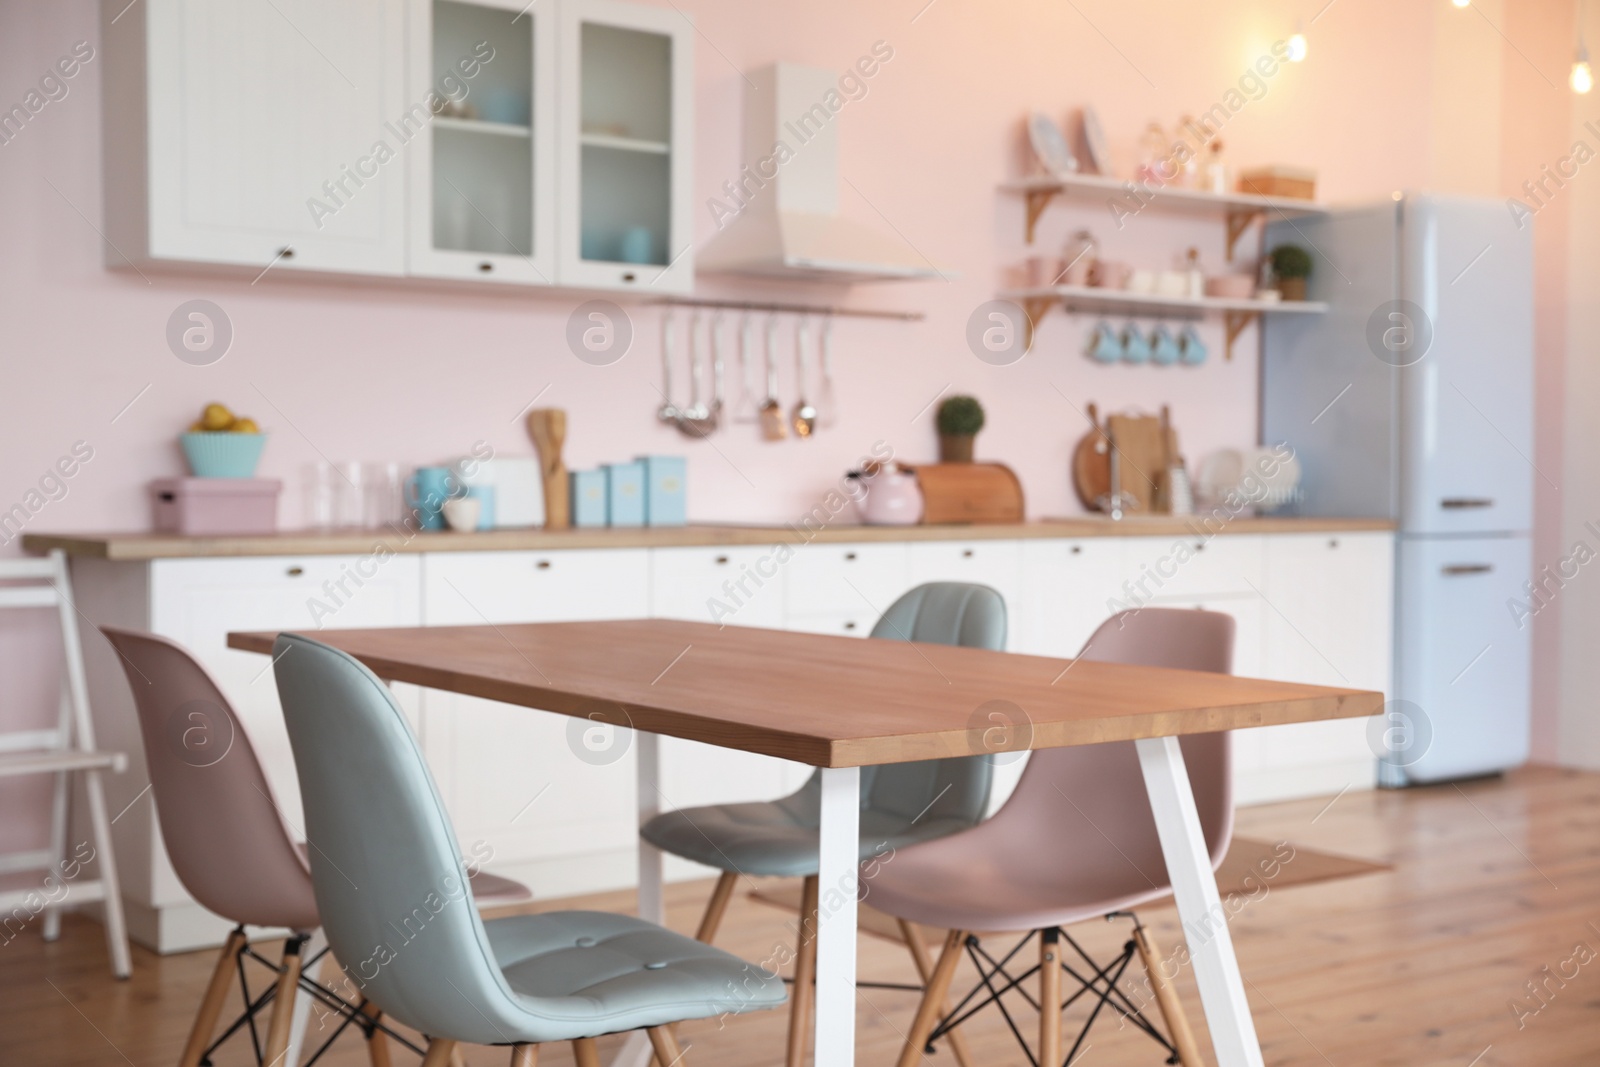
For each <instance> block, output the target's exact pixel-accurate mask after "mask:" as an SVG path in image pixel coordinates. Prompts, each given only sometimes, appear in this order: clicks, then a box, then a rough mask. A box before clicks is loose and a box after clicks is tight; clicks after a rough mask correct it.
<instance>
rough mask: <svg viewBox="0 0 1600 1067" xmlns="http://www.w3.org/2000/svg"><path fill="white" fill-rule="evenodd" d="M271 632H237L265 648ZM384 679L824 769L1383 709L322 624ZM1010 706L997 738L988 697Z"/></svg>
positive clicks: (1188, 674)
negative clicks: (1010, 721) (1013, 725)
mask: <svg viewBox="0 0 1600 1067" xmlns="http://www.w3.org/2000/svg"><path fill="white" fill-rule="evenodd" d="M276 637H277V634H275V633H230V634H229V635H228V646H229V647H230V648H238V649H243V650H245V651H247V652H260V653H264V654H266V655H271V654H272V647H273V642H274V639H275V638H276ZM315 637H316V639H317V640H319V641H322V642H325V643H327V644H329V645H332V646H333V647H335V648H338V649H341V650H343V651H345V652H347V653H349V654H350V655H352V656H354V657H356V658H357V659H358V660H360V661H361V662H363V663H365V664H366V665H367V666H368V667H369V668H371V670H372V671H373V672H374V673H376V674H377V675H378V676H379V677H380V678H387V679H389V680H391V681H396V682H411V683H414V684H416V685H422V686H427V687H429V688H432V689H444V690H448V691H450V692H455V693H466V694H469V695H472V696H479V697H485V698H487V699H489V700H498V701H503V702H504V703H507V704H520V705H522V706H524V707H530V708H538V709H542V710H545V711H552V712H556V713H558V714H563V715H570V716H574V717H578V718H590V719H595V720H597V721H600V722H606V723H610V724H612V725H615V726H629V727H636V728H638V729H641V730H646V731H649V732H650V733H660V734H668V735H670V736H673V737H684V738H688V739H690V740H692V741H702V742H706V743H708V744H713V745H720V746H722V747H724V748H736V749H741V750H744V751H747V752H760V753H763V754H765V755H768V756H778V757H781V758H784V759H793V760H799V761H801V762H803V763H809V764H811V765H812V766H816V767H860V766H867V765H871V764H879V763H900V762H904V761H908V760H924V759H939V758H943V757H946V756H969V755H982V754H985V753H995V752H1012V751H1019V750H1022V749H1040V748H1056V747H1060V746H1064V745H1087V744H1096V743H1098V742H1101V741H1123V740H1131V739H1137V738H1142V737H1162V736H1168V735H1172V734H1188V733H1208V732H1211V731H1214V730H1237V729H1240V728H1242V727H1247V726H1272V725H1277V724H1280V723H1294V722H1310V721H1313V720H1318V719H1343V718H1354V717H1360V716H1368V715H1376V714H1378V712H1380V711H1382V710H1383V694H1382V693H1375V692H1368V691H1365V690H1359V689H1347V688H1330V687H1327V686H1317V685H1298V684H1293V683H1289V682H1272V681H1263V680H1259V679H1254V678H1239V677H1235V676H1233V675H1227V674H1206V673H1202V672H1199V671H1180V670H1167V669H1163V668H1159V667H1140V666H1128V665H1125V664H1121V663H1098V662H1093V661H1090V660H1079V661H1076V662H1074V661H1070V660H1060V659H1046V658H1043V657H1040V656H1023V655H1018V654H1015V653H1010V652H991V651H987V650H984V649H976V648H958V647H952V646H949V645H931V644H920V643H918V644H913V643H911V642H909V641H862V640H859V639H857V638H853V637H835V636H831V635H821V634H804V633H789V632H786V631H781V630H761V629H756V628H754V627H745V626H727V627H719V626H714V625H711V624H709V623H699V622H679V621H675V620H669V619H629V620H624V621H618V622H573V623H528V624H523V625H506V626H442V627H441V626H423V627H400V628H395V629H384V630H323V631H320V632H318V633H317V634H316V635H315ZM997 700H998V701H1003V702H1005V703H1007V704H1009V705H1011V706H1013V707H1014V708H1015V709H1016V715H1017V727H1018V728H1017V729H1014V730H1008V731H1005V734H1006V737H1005V738H1004V739H1003V740H1000V741H996V740H995V738H994V731H993V729H992V727H991V725H990V723H989V720H988V719H987V718H986V717H985V716H984V715H983V709H985V708H987V707H989V706H990V705H991V704H992V703H993V702H994V701H997Z"/></svg>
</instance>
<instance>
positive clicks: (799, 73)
mask: <svg viewBox="0 0 1600 1067" xmlns="http://www.w3.org/2000/svg"><path fill="white" fill-rule="evenodd" d="M745 82H746V83H745V93H744V147H743V166H742V167H741V169H740V172H739V174H738V175H737V176H736V177H734V178H732V179H730V180H728V181H726V182H724V183H723V187H722V188H721V189H719V190H718V191H717V194H716V195H715V196H714V197H713V198H712V200H711V201H710V204H711V210H712V213H713V214H714V215H716V216H717V219H718V223H719V225H720V226H721V232H720V233H718V234H717V235H716V236H715V237H713V238H712V239H711V241H710V242H709V243H708V244H707V245H706V246H705V248H704V249H703V250H702V251H701V252H699V253H697V255H696V257H695V261H696V264H695V265H696V270H698V271H700V272H701V273H710V274H741V275H749V276H753V277H762V278H776V279H787V280H801V281H817V282H837V283H843V284H853V283H856V282H874V281H907V280H913V279H920V278H938V277H941V276H945V275H943V274H941V272H940V270H939V269H938V268H937V267H935V266H934V265H933V264H932V263H930V262H928V260H927V259H926V258H925V257H924V256H923V255H922V254H921V253H919V252H918V251H917V250H916V249H915V248H912V247H911V246H910V245H909V244H907V243H906V242H905V241H904V240H902V239H900V238H899V237H896V236H894V235H893V234H886V233H883V232H881V231H879V230H877V229H874V228H873V227H871V226H866V225H863V224H861V223H858V222H852V221H850V220H849V219H843V218H840V217H839V127H838V123H839V121H840V119H841V117H842V113H843V112H844V111H847V110H848V109H849V107H850V106H851V104H850V101H849V100H848V99H847V98H845V97H844V96H843V94H841V93H840V92H839V87H838V74H837V72H835V71H831V70H827V69H825V68H821V67H807V66H802V65H800V64H797V63H774V64H773V65H771V66H768V67H762V68H761V69H759V70H755V71H752V72H750V74H749V75H748V76H747V77H746V80H745ZM830 103H831V104H832V105H834V106H833V107H832V108H830V107H829V104H830ZM858 106H859V105H858Z"/></svg>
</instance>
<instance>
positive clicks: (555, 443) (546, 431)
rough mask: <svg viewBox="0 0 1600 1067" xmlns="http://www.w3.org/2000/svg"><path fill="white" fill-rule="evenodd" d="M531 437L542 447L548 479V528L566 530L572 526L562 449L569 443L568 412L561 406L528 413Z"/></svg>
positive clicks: (543, 472)
mask: <svg viewBox="0 0 1600 1067" xmlns="http://www.w3.org/2000/svg"><path fill="white" fill-rule="evenodd" d="M528 436H529V437H531V438H533V447H534V448H536V449H538V450H539V473H540V475H541V477H542V478H543V479H544V528H545V529H547V530H565V529H566V528H567V527H569V526H571V525H572V507H571V501H570V499H569V496H568V494H569V493H570V492H571V485H570V481H569V479H568V478H567V465H566V464H565V463H563V462H562V461H561V448H562V446H563V445H565V444H566V442H567V413H566V412H565V411H563V410H562V409H561V408H534V409H533V410H532V411H530V412H528Z"/></svg>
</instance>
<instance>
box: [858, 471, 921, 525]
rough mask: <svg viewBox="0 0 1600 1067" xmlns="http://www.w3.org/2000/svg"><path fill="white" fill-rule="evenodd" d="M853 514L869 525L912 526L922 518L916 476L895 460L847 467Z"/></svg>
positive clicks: (919, 491) (919, 492)
mask: <svg viewBox="0 0 1600 1067" xmlns="http://www.w3.org/2000/svg"><path fill="white" fill-rule="evenodd" d="M847 477H849V478H850V479H852V480H853V481H854V482H855V495H854V499H855V505H856V514H857V515H858V516H859V517H860V519H861V521H862V522H864V523H866V524H867V525H869V526H914V525H916V524H917V523H919V522H921V521H922V507H923V501H922V489H921V488H920V487H919V486H918V485H917V476H916V475H915V474H914V473H912V472H911V471H908V470H906V469H905V468H903V467H901V466H900V465H899V464H897V463H885V464H882V465H880V466H877V467H873V468H871V469H870V470H864V471H851V472H850V473H849V475H847Z"/></svg>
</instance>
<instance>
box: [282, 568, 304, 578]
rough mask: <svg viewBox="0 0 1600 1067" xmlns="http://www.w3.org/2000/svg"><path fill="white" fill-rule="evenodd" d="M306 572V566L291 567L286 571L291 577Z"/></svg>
mask: <svg viewBox="0 0 1600 1067" xmlns="http://www.w3.org/2000/svg"><path fill="white" fill-rule="evenodd" d="M305 572H306V569H305V568H304V567H290V568H289V569H288V570H287V571H285V572H284V573H285V574H287V575H288V576H289V577H291V578H298V577H300V576H301V575H302V574H304V573H305Z"/></svg>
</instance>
